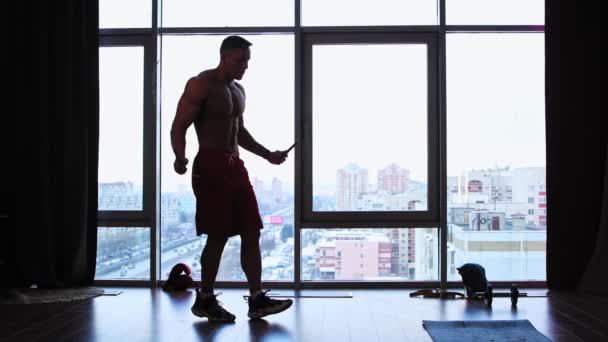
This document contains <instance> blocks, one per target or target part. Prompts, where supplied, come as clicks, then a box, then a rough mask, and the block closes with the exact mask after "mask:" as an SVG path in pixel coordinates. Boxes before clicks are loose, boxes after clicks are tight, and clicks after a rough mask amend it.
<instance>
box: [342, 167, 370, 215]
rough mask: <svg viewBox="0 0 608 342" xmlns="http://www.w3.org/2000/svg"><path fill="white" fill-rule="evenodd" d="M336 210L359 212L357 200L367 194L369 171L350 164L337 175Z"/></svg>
mask: <svg viewBox="0 0 608 342" xmlns="http://www.w3.org/2000/svg"><path fill="white" fill-rule="evenodd" d="M336 184H337V189H336V208H337V209H338V210H357V198H358V197H359V195H361V194H364V193H367V169H363V168H360V167H359V166H357V165H356V164H349V165H347V166H346V167H345V168H343V169H339V170H338V172H337V175H336Z"/></svg>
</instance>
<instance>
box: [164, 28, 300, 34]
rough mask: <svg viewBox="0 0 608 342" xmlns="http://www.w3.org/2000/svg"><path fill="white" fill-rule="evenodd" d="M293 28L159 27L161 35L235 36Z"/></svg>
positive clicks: (286, 31) (292, 30)
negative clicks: (223, 34) (209, 34)
mask: <svg viewBox="0 0 608 342" xmlns="http://www.w3.org/2000/svg"><path fill="white" fill-rule="evenodd" d="M294 31H295V28H294V27H291V26H259V27H255V26H254V27H251V26H224V27H159V28H158V32H159V34H161V35H163V34H184V35H188V34H203V33H212V34H222V33H226V34H233V33H293V32H294Z"/></svg>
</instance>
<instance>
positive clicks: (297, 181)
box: [293, 0, 303, 290]
mask: <svg viewBox="0 0 608 342" xmlns="http://www.w3.org/2000/svg"><path fill="white" fill-rule="evenodd" d="M294 1H295V4H294V27H295V30H294V119H295V120H294V138H295V141H297V142H302V134H301V132H302V125H301V123H302V58H303V56H302V11H301V10H302V8H301V0H294ZM301 145H302V144H301V143H299V144H297V145H296V147H295V161H294V189H293V190H294V197H293V200H294V203H293V206H294V208H293V209H294V224H293V229H294V234H293V235H294V248H293V252H294V256H293V257H294V259H293V260H294V272H293V276H294V278H293V287H294V289H295V290H299V289H300V287H301V274H300V273H301V268H302V267H301V266H302V251H301V246H302V240H301V239H302V236H301V234H300V233H301V224H302V210H301V204H302V197H301V195H302V172H301V170H302V153H301V151H302V150H301Z"/></svg>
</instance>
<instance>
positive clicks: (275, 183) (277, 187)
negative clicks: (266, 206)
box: [272, 177, 283, 202]
mask: <svg viewBox="0 0 608 342" xmlns="http://www.w3.org/2000/svg"><path fill="white" fill-rule="evenodd" d="M272 199H274V200H275V201H277V202H280V201H281V200H282V199H283V182H281V180H279V179H278V178H276V177H275V178H273V179H272Z"/></svg>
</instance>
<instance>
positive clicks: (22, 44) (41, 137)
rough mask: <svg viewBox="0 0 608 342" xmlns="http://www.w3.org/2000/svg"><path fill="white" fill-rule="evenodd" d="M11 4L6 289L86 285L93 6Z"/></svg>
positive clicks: (93, 110)
mask: <svg viewBox="0 0 608 342" xmlns="http://www.w3.org/2000/svg"><path fill="white" fill-rule="evenodd" d="M16 6H17V7H16V10H15V12H14V13H16V14H17V15H16V16H15V18H14V19H16V20H15V21H13V22H15V23H16V25H17V32H16V35H15V36H16V40H17V41H16V43H15V44H16V47H17V48H16V49H14V51H15V52H14V54H15V56H14V57H15V59H16V62H15V64H14V65H15V70H14V71H15V73H16V75H15V83H16V87H15V88H16V94H15V98H14V100H15V102H16V104H17V106H16V111H15V112H13V113H11V115H14V116H15V117H16V120H15V126H14V127H15V131H14V135H15V139H14V140H15V144H16V146H15V152H16V155H15V158H14V159H13V160H12V162H10V163H9V165H8V166H9V167H11V168H13V170H14V172H15V176H14V178H13V180H14V184H13V185H14V188H15V190H14V192H15V203H16V205H15V208H14V210H13V211H14V212H13V213H11V214H12V215H11V216H12V217H14V218H15V219H14V220H12V221H11V222H12V223H11V226H10V227H7V228H6V229H7V231H10V232H9V233H8V234H6V235H5V236H7V237H8V238H7V241H8V242H7V245H9V246H10V247H9V248H8V250H7V252H6V254H7V256H6V259H7V262H6V264H5V267H6V269H7V270H8V271H9V272H11V273H9V275H10V276H8V277H6V278H5V279H7V280H8V282H5V283H4V285H3V286H6V284H7V283H10V286H13V287H19V286H25V285H29V284H37V285H38V286H39V287H45V288H53V287H71V286H81V285H88V284H91V283H92V281H93V279H94V275H95V257H96V248H97V226H96V225H97V160H98V139H99V85H98V84H99V81H98V79H99V77H98V60H99V57H98V56H99V52H98V48H99V47H98V1H96V0H70V1H43V2H36V3H30V2H22V1H19V2H17V5H16ZM7 114H8V113H7ZM5 275H6V274H5ZM3 278H4V277H3Z"/></svg>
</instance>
